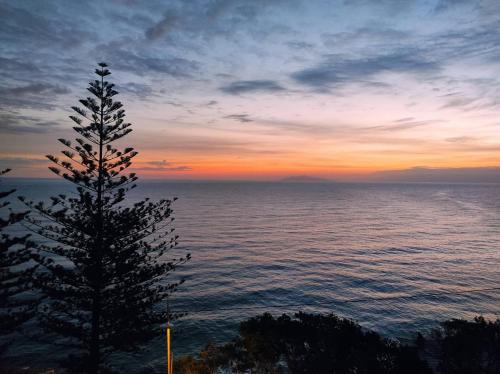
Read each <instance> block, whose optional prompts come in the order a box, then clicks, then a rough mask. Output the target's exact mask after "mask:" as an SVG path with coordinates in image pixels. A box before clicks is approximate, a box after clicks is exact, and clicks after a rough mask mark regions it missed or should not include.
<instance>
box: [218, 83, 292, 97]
mask: <svg viewBox="0 0 500 374" xmlns="http://www.w3.org/2000/svg"><path fill="white" fill-rule="evenodd" d="M219 89H220V90H221V91H222V92H225V93H227V94H231V95H239V94H242V93H252V92H280V91H284V90H285V89H284V88H283V87H282V86H280V85H279V84H278V83H277V82H276V81H273V80H248V81H236V82H232V83H230V84H228V85H226V86H222V87H220V88H219Z"/></svg>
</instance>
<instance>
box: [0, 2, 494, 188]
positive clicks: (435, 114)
mask: <svg viewBox="0 0 500 374" xmlns="http://www.w3.org/2000/svg"><path fill="white" fill-rule="evenodd" d="M0 15H1V19H2V22H1V23H0V43H1V44H0V46H1V48H0V74H1V82H2V83H1V85H0V136H1V150H0V167H2V168H3V167H11V168H13V169H14V172H13V173H12V175H13V176H23V177H30V176H39V177H49V176H50V172H49V171H48V170H47V166H48V165H49V161H48V160H46V159H44V158H43V155H44V154H47V153H57V152H58V151H59V150H60V149H61V145H60V144H59V143H58V142H57V138H60V137H67V138H70V139H71V138H73V137H74V135H73V134H72V130H71V126H72V125H71V121H70V120H69V119H68V115H69V114H70V107H71V106H72V105H75V104H77V100H78V99H80V98H83V97H85V96H86V95H87V94H86V90H85V88H86V85H87V82H88V81H89V80H90V79H94V77H93V69H94V68H95V65H96V63H97V62H100V61H105V62H107V63H108V64H109V66H110V69H111V71H112V73H113V74H112V75H111V77H110V79H111V80H112V81H113V82H114V83H116V85H117V89H118V90H119V91H120V93H121V94H120V95H119V96H118V97H119V99H120V100H121V101H122V102H123V103H124V105H125V108H126V110H127V118H128V121H130V122H132V123H133V124H134V132H133V133H132V134H131V135H130V136H128V137H127V138H126V141H125V144H126V145H132V146H134V147H135V148H136V149H137V150H138V151H139V152H140V155H139V156H138V158H137V162H136V163H135V164H134V168H135V170H134V171H136V172H138V173H139V175H140V176H143V177H151V178H169V179H257V180H273V179H279V178H282V177H286V176H291V175H309V176H318V177H326V178H332V179H339V180H343V179H346V180H347V179H350V178H360V177H363V176H366V175H368V174H370V173H374V172H380V171H386V170H402V169H414V168H416V169H415V170H421V169H425V168H438V169H441V168H468V169H467V170H469V171H470V170H476V168H479V167H494V166H500V2H498V1H496V0H491V1H472V0H470V1H467V0H462V1H459V0H434V1H432V0H428V1H405V0H381V1H369V0H352V1H347V0H345V1H313V0H311V1H264V0H261V1H259V0H254V1H242V0H240V1H229V0H227V1H226V0H221V1H171V2H167V1H147V2H145V1H133V0H128V1H127V0H123V1H108V2H83V1H59V2H55V1H0Z"/></svg>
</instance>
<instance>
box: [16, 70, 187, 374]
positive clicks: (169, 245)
mask: <svg viewBox="0 0 500 374" xmlns="http://www.w3.org/2000/svg"><path fill="white" fill-rule="evenodd" d="M95 73H96V74H97V75H98V79H96V80H94V81H93V82H90V84H89V87H88V88H87V89H88V91H89V92H90V93H91V94H92V96H91V97H87V98H86V99H83V100H80V104H81V105H82V106H83V108H82V107H72V109H73V110H74V111H75V113H76V115H74V116H70V118H71V119H72V120H73V121H74V122H75V124H76V126H75V127H73V129H74V130H75V131H76V133H77V134H78V135H77V138H76V139H75V141H74V142H71V141H69V140H66V139H59V141H60V142H61V143H62V144H63V145H65V146H66V149H65V150H63V151H62V152H61V153H62V154H63V156H64V157H63V158H62V159H60V158H59V157H55V156H52V155H48V156H47V158H48V159H49V160H51V161H52V162H53V163H54V164H55V166H52V167H50V170H52V171H53V172H54V173H55V174H57V175H59V176H61V177H62V178H64V179H66V180H68V181H70V182H72V183H73V184H75V185H76V195H75V196H70V197H68V196H66V195H64V194H59V195H57V196H55V197H52V198H51V201H50V202H49V203H43V202H40V203H33V202H29V201H26V200H25V199H22V200H23V201H25V203H26V204H27V205H28V206H29V207H30V208H31V209H32V210H33V211H34V212H36V216H32V215H30V216H28V217H27V218H26V221H27V227H28V228H29V229H30V230H32V231H34V232H36V233H37V234H39V235H41V236H42V237H44V238H45V239H49V242H43V241H38V243H37V245H36V249H37V255H36V260H37V261H38V262H39V263H40V265H41V266H42V269H43V271H41V272H39V273H40V274H39V275H37V277H36V282H37V285H38V287H40V289H41V291H42V292H43V294H44V295H45V296H46V301H45V302H44V303H43V304H42V307H41V312H40V313H39V314H40V319H41V322H42V324H43V326H44V327H45V328H46V329H47V330H48V331H50V332H54V333H57V334H59V335H61V336H62V337H65V338H69V340H70V341H71V342H72V343H74V344H73V346H74V347H76V348H77V349H78V350H79V352H78V354H76V355H68V359H67V360H66V362H65V364H66V365H67V366H69V367H70V368H71V371H72V372H75V371H83V372H90V373H98V372H103V371H106V370H109V365H107V363H108V362H107V359H108V358H109V355H110V354H111V353H112V352H114V351H116V350H120V351H135V350H137V349H139V348H140V347H141V346H142V345H143V344H144V343H146V342H147V341H148V340H150V339H151V338H153V337H155V336H157V334H158V333H159V332H160V328H161V326H160V325H161V324H162V323H164V322H165V321H166V320H167V318H168V317H169V316H168V315H167V311H165V310H161V309H159V307H158V303H159V302H160V301H161V300H163V299H164V298H166V297H168V295H169V294H170V293H171V292H173V291H174V290H175V289H176V288H177V286H178V285H179V284H180V283H182V281H176V282H174V281H170V282H167V280H166V278H167V276H168V275H169V274H170V273H171V272H172V271H174V270H175V269H176V267H177V266H178V265H180V264H181V263H184V262H185V261H187V260H188V259H189V258H190V256H189V254H187V255H186V256H184V257H182V256H181V257H179V258H174V259H172V258H167V255H168V254H167V252H168V251H169V250H172V249H173V248H174V247H175V246H176V245H177V236H176V235H175V233H174V229H173V228H172V227H171V223H172V221H173V220H174V218H173V217H172V209H171V203H172V201H173V200H175V198H174V199H173V200H166V199H165V200H160V201H158V202H151V201H149V199H145V200H143V201H140V202H136V203H126V202H125V197H126V193H127V191H129V190H130V189H131V188H134V187H135V186H136V185H135V181H136V180H137V176H136V175H135V174H134V173H129V174H125V170H126V169H127V168H128V167H129V166H130V165H131V161H132V159H133V158H134V157H135V156H136V155H137V152H136V151H134V149H133V148H125V149H123V150H119V149H117V148H115V146H114V145H113V143H114V142H115V141H116V140H118V139H120V138H123V137H124V136H125V135H127V134H129V133H130V132H131V131H132V130H131V128H130V126H131V124H130V123H126V122H124V117H125V111H124V110H123V109H122V104H121V103H120V102H118V101H114V100H113V98H114V96H115V95H116V94H117V93H118V92H117V91H116V90H115V89H114V85H113V84H111V83H108V82H107V81H105V80H104V78H105V77H106V76H108V75H109V74H111V73H110V71H109V70H108V69H107V65H106V64H104V63H100V64H99V68H98V69H96V70H95ZM68 346H69V345H68Z"/></svg>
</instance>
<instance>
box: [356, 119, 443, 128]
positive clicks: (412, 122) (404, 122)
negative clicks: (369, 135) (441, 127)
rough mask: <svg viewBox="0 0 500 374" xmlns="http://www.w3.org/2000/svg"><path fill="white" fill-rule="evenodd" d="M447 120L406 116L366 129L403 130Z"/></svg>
mask: <svg viewBox="0 0 500 374" xmlns="http://www.w3.org/2000/svg"><path fill="white" fill-rule="evenodd" d="M441 122H445V121H444V120H437V119H432V120H417V119H416V118H414V117H405V118H400V119H398V120H395V121H393V122H392V123H390V124H388V125H380V126H369V127H365V129H366V130H381V131H403V130H409V129H413V128H415V127H421V126H426V125H431V124H435V123H441Z"/></svg>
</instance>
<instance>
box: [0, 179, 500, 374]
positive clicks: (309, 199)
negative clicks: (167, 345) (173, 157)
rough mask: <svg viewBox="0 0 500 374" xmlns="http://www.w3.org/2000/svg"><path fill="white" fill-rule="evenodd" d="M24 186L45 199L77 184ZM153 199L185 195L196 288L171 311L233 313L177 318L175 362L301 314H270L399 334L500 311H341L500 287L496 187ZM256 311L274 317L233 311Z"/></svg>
mask: <svg viewBox="0 0 500 374" xmlns="http://www.w3.org/2000/svg"><path fill="white" fill-rule="evenodd" d="M10 183H12V182H10ZM5 184H7V183H5ZM17 185H18V187H20V188H19V190H20V193H24V194H25V195H28V196H31V197H36V198H43V197H46V196H48V195H49V194H50V193H53V192H51V191H57V192H59V191H60V189H61V188H62V186H65V187H66V188H67V187H68V184H66V183H64V184H61V182H54V181H52V182H43V183H40V182H37V183H36V184H35V183H33V181H26V180H25V181H17ZM144 196H149V197H151V198H153V199H159V198H163V197H167V198H168V197H173V196H177V197H179V200H178V201H177V202H176V203H175V216H176V227H177V231H178V234H179V235H180V238H181V241H180V243H181V247H183V248H187V249H188V250H189V251H190V252H191V254H192V256H193V259H192V260H191V262H190V263H189V264H188V265H186V266H184V267H183V268H182V269H181V270H180V271H179V275H180V274H182V275H183V276H185V277H186V278H187V282H186V283H185V284H184V285H183V287H182V288H181V290H180V291H179V292H178V293H177V294H176V295H175V296H174V297H173V300H172V301H171V304H172V307H173V309H174V310H175V309H177V310H199V309H217V308H219V309H224V310H219V311H209V312H201V313H192V314H189V315H188V316H187V317H185V318H183V319H182V320H180V321H177V322H176V323H175V326H174V331H173V342H174V343H173V344H174V354H176V355H177V356H178V355H179V354H183V353H186V352H193V351H196V350H198V349H199V348H200V347H202V346H203V345H205V344H206V343H207V342H208V341H210V340H212V341H225V340H228V339H230V338H231V337H232V336H233V335H234V332H235V328H236V326H237V323H238V322H239V321H240V320H242V319H243V318H245V317H248V316H251V315H255V314H257V313H260V312H263V311H270V312H273V313H284V312H288V313H290V312H295V311H297V309H298V308H282V307H279V308H278V307H272V305H280V304H304V307H303V308H301V309H302V310H306V311H314V312H334V313H337V314H340V315H343V316H347V317H352V318H354V319H356V320H358V321H359V322H360V323H361V324H362V325H363V326H366V327H369V328H374V329H376V330H378V331H380V332H382V333H383V334H386V335H391V336H401V335H404V334H405V333H406V332H408V331H412V330H413V331H414V330H416V329H425V328H428V327H429V326H431V325H432V323H434V322H435V321H436V320H442V319H445V318H449V317H466V318H470V317H472V316H474V315H476V314H479V313H482V314H485V315H487V316H489V317H494V316H495V313H499V309H500V307H499V306H500V293H499V291H493V292H483V293H481V292H479V293H474V294H458V295H453V294H445V295H440V296H430V297H425V298H411V299H402V300H390V301H367V302H361V303H355V304H345V303H341V302H339V300H345V299H349V298H364V297H385V296H395V295H408V294H419V293H429V292H436V291H442V290H443V291H444V290H446V291H453V290H462V289H467V288H487V287H496V286H498V281H499V279H500V271H499V269H500V245H499V239H500V230H499V229H500V219H499V218H500V186H498V185H473V184H469V185H458V184H457V185H441V184H329V183H317V184H316V183H315V184H309V183H308V184H300V183H196V182H189V183H187V182H186V183H181V182H179V183H165V182H152V181H149V182H145V181H142V183H141V184H140V187H139V188H138V189H136V190H134V191H133V193H132V194H131V195H130V197H131V199H134V198H137V199H138V198H142V197H144ZM317 304H321V306H317ZM256 306H265V308H262V309H235V310H231V308H233V307H237V308H243V307H250V308H255V307H256ZM25 348H26V350H27V351H28V350H29V349H31V348H29V349H28V347H25ZM150 348H151V349H149V351H148V353H146V354H145V355H143V356H141V359H139V358H138V359H137V364H138V365H143V364H144V357H146V358H147V360H148V362H150V363H151V364H154V363H155V362H158V363H160V364H161V363H162V362H163V356H162V355H163V345H162V341H161V340H158V341H156V342H154V343H152V344H151V347H150ZM19 352H22V350H20V351H19Z"/></svg>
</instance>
